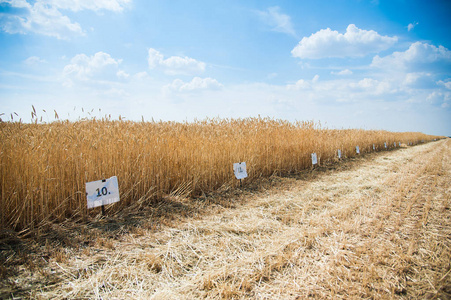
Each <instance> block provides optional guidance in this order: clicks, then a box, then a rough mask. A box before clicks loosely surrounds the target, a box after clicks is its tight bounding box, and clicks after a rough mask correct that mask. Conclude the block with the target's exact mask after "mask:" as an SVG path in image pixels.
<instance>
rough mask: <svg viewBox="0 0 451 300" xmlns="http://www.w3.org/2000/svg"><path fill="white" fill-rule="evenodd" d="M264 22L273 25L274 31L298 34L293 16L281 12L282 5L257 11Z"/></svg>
mask: <svg viewBox="0 0 451 300" xmlns="http://www.w3.org/2000/svg"><path fill="white" fill-rule="evenodd" d="M257 13H258V15H259V16H260V18H261V19H262V21H263V22H265V23H266V24H268V25H269V26H271V28H272V30H273V31H277V32H282V33H286V34H289V35H292V36H296V32H295V30H294V28H293V24H292V23H291V17H290V16H288V15H286V14H283V13H281V12H280V7H278V6H274V7H269V8H268V9H267V10H266V11H258V12H257Z"/></svg>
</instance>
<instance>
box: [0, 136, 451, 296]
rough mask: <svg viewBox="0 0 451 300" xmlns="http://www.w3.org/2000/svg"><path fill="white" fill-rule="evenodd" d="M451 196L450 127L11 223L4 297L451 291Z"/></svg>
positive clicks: (425, 293) (4, 246) (4, 248)
mask: <svg viewBox="0 0 451 300" xmlns="http://www.w3.org/2000/svg"><path fill="white" fill-rule="evenodd" d="M450 195H451V139H445V140H440V141H437V142H433V143H428V144H421V145H418V146H415V147H405V146H404V147H403V148H401V149H399V150H397V151H388V152H379V153H370V154H366V155H365V156H360V157H354V158H351V159H348V160H346V161H344V162H342V163H340V164H337V163H335V164H329V165H323V166H322V167H320V168H318V169H315V170H313V171H302V172H298V173H296V174H295V175H289V176H277V175H273V176H271V177H269V178H260V179H258V180H254V181H252V182H251V183H247V184H245V185H244V186H243V187H242V188H241V189H240V188H231V187H227V186H224V187H223V188H222V189H220V190H219V191H217V192H213V193H208V194H203V195H202V196H201V197H198V198H194V199H193V198H190V199H186V198H184V197H183V196H182V195H180V194H177V193H175V194H172V195H169V196H167V197H165V199H164V201H161V202H159V203H158V205H155V206H150V207H146V208H142V209H141V210H140V211H139V212H136V211H135V212H131V211H127V210H123V211H122V212H119V213H116V214H115V215H110V216H108V217H106V218H101V217H97V218H94V219H92V220H91V222H75V221H69V220H68V221H65V222H60V223H52V224H51V225H50V226H51V230H48V231H45V232H42V233H41V234H40V235H35V236H34V237H33V238H31V237H29V238H22V239H20V238H18V237H17V235H15V234H13V233H12V232H10V234H9V235H7V234H3V236H2V241H1V244H0V246H1V249H2V250H1V259H2V265H1V276H2V280H1V292H0V297H2V298H7V297H13V296H14V297H23V298H35V299H50V298H57V299H203V298H206V299H218V298H228V299H243V298H252V299H304V298H317V299H323V298H328V299H361V298H364V299H387V298H390V299H398V298H401V299H449V298H450V297H451V196H450ZM30 235H31V233H30Z"/></svg>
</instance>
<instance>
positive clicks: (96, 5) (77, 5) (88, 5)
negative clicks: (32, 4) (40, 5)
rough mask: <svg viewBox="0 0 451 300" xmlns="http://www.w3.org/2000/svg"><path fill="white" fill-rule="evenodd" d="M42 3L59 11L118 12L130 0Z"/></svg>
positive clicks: (59, 0)
mask: <svg viewBox="0 0 451 300" xmlns="http://www.w3.org/2000/svg"><path fill="white" fill-rule="evenodd" d="M42 2H44V3H45V4H48V5H51V6H55V7H57V8H59V9H67V10H72V11H80V10H94V11H99V10H110V11H115V12H120V11H122V10H123V9H124V7H125V6H126V5H128V4H129V3H130V2H131V0H44V1H42Z"/></svg>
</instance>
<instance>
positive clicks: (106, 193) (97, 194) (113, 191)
mask: <svg viewBox="0 0 451 300" xmlns="http://www.w3.org/2000/svg"><path fill="white" fill-rule="evenodd" d="M86 198H87V200H88V209H89V208H94V207H97V206H102V205H107V204H112V203H115V202H119V200H120V199H119V184H118V182H117V177H116V176H113V177H110V178H108V179H106V180H97V181H91V182H86Z"/></svg>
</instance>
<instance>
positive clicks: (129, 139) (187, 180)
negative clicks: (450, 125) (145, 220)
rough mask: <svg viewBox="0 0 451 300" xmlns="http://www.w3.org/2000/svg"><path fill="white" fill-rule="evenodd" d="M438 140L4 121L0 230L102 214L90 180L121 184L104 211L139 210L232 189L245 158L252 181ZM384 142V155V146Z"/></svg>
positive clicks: (297, 128) (352, 132) (261, 127)
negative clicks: (171, 198)
mask: <svg viewBox="0 0 451 300" xmlns="http://www.w3.org/2000/svg"><path fill="white" fill-rule="evenodd" d="M438 138H440V137H437V136H430V135H425V134H422V133H394V132H387V131H376V130H359V129H342V130H335V129H333V130H332V129H325V128H321V126H320V125H319V124H316V123H314V122H296V123H290V122H287V121H283V120H274V119H269V118H247V119H208V120H204V121H195V122H191V123H188V122H185V123H177V122H162V121H160V122H154V121H153V122H131V121H124V120H110V119H108V118H103V119H100V120H98V119H97V120H96V119H90V120H79V121H76V122H70V121H60V120H56V121H54V122H50V123H38V122H37V120H36V122H33V123H31V124H26V123H22V122H1V123H0V141H1V143H0V165H1V170H0V174H1V200H0V206H1V210H0V217H1V221H0V225H1V227H3V228H12V229H14V230H26V229H33V228H39V227H42V226H44V225H45V224H49V223H52V222H54V221H58V222H60V221H63V220H65V219H67V218H69V219H83V218H86V217H88V216H90V215H93V214H98V213H99V209H92V210H90V211H88V210H87V204H86V196H85V183H86V182H90V181H95V180H100V179H104V178H109V177H111V176H117V177H118V180H119V189H120V198H121V201H120V202H119V203H116V204H114V205H110V206H109V207H108V208H107V213H115V212H117V211H120V210H122V209H124V208H126V207H127V208H130V207H132V208H134V209H140V208H142V207H145V206H148V205H154V204H156V203H158V201H159V199H162V198H164V197H165V196H168V195H183V196H190V197H196V196H199V195H202V194H205V193H209V192H211V191H215V190H218V189H220V188H224V187H235V186H236V185H237V184H238V181H237V180H236V179H235V178H234V175H233V172H232V164H233V163H235V162H242V161H245V162H246V163H247V166H248V174H249V178H246V179H245V183H249V182H252V181H253V180H256V179H258V178H261V177H268V176H271V175H274V174H276V175H282V174H290V173H296V172H299V171H301V170H305V169H308V168H311V167H312V165H311V156H310V155H311V153H313V152H315V153H317V155H318V159H319V164H320V165H321V164H323V163H328V162H333V161H336V160H338V158H337V150H338V149H340V150H341V151H342V155H343V157H344V158H352V157H354V156H356V155H357V154H356V150H355V147H356V146H359V148H360V155H364V154H365V153H369V152H372V151H373V145H374V148H375V150H376V151H385V150H391V149H393V148H395V144H396V147H399V143H401V144H402V145H403V146H407V145H416V144H418V143H422V142H428V141H431V140H433V139H438ZM384 143H386V145H387V149H386V148H385V146H384Z"/></svg>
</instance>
